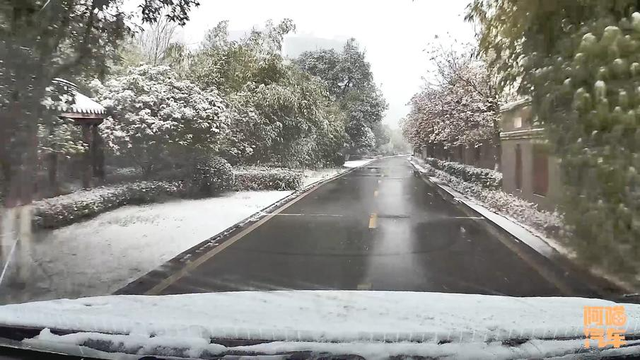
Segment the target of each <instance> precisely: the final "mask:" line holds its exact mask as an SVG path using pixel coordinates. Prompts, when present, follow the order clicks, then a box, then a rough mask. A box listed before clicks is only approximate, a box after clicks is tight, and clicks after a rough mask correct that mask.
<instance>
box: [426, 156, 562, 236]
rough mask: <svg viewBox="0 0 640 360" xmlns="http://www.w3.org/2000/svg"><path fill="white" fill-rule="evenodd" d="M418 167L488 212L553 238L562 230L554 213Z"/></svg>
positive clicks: (445, 174)
mask: <svg viewBox="0 0 640 360" xmlns="http://www.w3.org/2000/svg"><path fill="white" fill-rule="evenodd" d="M414 161H415V160H414ZM420 165H421V166H423V167H424V168H425V170H426V171H427V174H428V175H429V176H433V177H436V178H438V179H439V180H441V181H443V182H446V183H447V185H448V186H450V187H451V188H453V189H454V190H456V191H458V192H460V193H462V194H464V195H466V196H468V197H470V198H474V199H476V200H477V201H479V202H481V203H482V204H483V205H484V206H486V207H487V208H489V209H491V210H493V211H495V212H498V213H500V214H502V215H506V216H509V217H511V218H513V219H515V220H516V221H518V222H520V223H522V224H524V225H527V226H530V227H532V228H533V229H535V230H538V231H540V232H542V233H543V234H545V235H547V236H550V237H555V236H556V235H558V232H559V231H560V230H561V229H563V222H562V217H561V215H560V214H559V213H557V212H553V213H551V212H548V211H544V210H539V209H538V206H537V205H536V204H534V203H531V202H528V201H526V200H523V199H521V198H519V197H517V196H514V195H511V194H508V193H505V192H503V191H501V190H491V189H485V188H483V187H482V186H480V185H477V184H474V183H470V182H466V181H464V180H461V179H460V178H459V177H456V176H452V175H449V174H448V173H446V172H444V171H442V170H438V169H436V168H434V167H432V166H430V165H429V164H427V163H425V162H422V163H421V164H420Z"/></svg>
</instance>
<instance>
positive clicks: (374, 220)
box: [369, 213, 378, 229]
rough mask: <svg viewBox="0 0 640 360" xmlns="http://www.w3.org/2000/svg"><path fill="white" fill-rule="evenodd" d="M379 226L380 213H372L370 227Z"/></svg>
mask: <svg viewBox="0 0 640 360" xmlns="http://www.w3.org/2000/svg"><path fill="white" fill-rule="evenodd" d="M376 227H378V214H376V213H372V214H371V217H370V218H369V229H375V228H376Z"/></svg>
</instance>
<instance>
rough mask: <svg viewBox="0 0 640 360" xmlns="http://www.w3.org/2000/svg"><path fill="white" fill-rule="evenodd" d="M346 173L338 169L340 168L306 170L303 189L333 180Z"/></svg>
mask: <svg viewBox="0 0 640 360" xmlns="http://www.w3.org/2000/svg"><path fill="white" fill-rule="evenodd" d="M344 171H345V169H338V168H329V169H318V170H305V171H304V179H303V180H302V188H306V187H308V186H309V185H311V184H314V183H316V182H318V181H322V180H326V179H329V178H332V177H334V176H336V175H338V174H341V173H343V172H344Z"/></svg>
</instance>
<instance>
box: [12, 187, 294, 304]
mask: <svg viewBox="0 0 640 360" xmlns="http://www.w3.org/2000/svg"><path fill="white" fill-rule="evenodd" d="M291 193H292V192H291V191H246V192H237V193H229V194H226V195H223V196H221V197H216V198H209V199H202V200H179V201H171V202H166V203H159V204H150V205H143V206H125V207H122V208H119V209H116V210H113V211H110V212H107V213H104V214H101V215H98V216H97V217H95V218H93V219H91V220H89V221H85V222H80V223H76V224H73V225H70V226H67V227H64V228H60V229H57V230H53V231H42V232H38V233H36V236H37V239H36V241H35V242H34V244H33V245H32V247H31V258H32V259H33V266H32V269H31V276H32V278H31V279H28V280H27V282H26V283H27V284H26V286H27V287H26V288H25V289H20V290H11V289H7V288H4V289H0V302H2V303H7V302H22V301H33V300H42V299H53V298H64V297H80V296H94V295H106V294H110V293H112V292H113V291H115V290H117V289H119V288H121V287H123V286H125V285H127V284H128V283H129V282H130V281H132V280H135V279H137V278H138V277H140V276H142V275H144V274H146V273H147V272H149V271H151V270H153V269H155V268H157V267H158V266H160V265H162V264H163V263H164V262H166V261H167V260H170V259H171V258H173V257H174V256H176V255H178V254H179V253H181V252H182V251H185V250H187V249H189V248H191V247H192V246H194V245H197V244H199V243H200V242H202V241H204V240H206V239H208V238H210V237H212V236H214V235H216V234H217V233H219V232H221V231H223V230H225V229H226V228H228V227H230V226H232V225H234V224H235V223H237V222H239V221H241V220H243V219H245V218H247V217H249V216H251V215H252V214H254V213H255V212H257V211H259V210H260V209H263V208H265V207H267V206H269V205H271V204H272V203H274V202H276V201H278V200H280V199H283V198H284V197H286V196H288V195H290V194H291ZM3 286H4V285H3Z"/></svg>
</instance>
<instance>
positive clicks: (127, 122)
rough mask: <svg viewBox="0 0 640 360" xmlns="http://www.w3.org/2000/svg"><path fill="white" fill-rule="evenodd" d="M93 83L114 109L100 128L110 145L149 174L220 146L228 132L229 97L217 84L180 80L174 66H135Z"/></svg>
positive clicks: (105, 103) (98, 95)
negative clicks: (203, 85)
mask: <svg viewBox="0 0 640 360" xmlns="http://www.w3.org/2000/svg"><path fill="white" fill-rule="evenodd" d="M91 86H92V90H93V91H94V93H95V94H96V99H97V100H98V101H99V102H100V103H101V104H102V105H103V106H104V107H105V108H107V110H108V111H109V113H110V116H109V117H108V118H107V119H105V121H104V123H103V124H102V125H101V126H100V129H99V130H100V132H101V135H102V136H103V138H104V141H105V144H106V146H107V147H108V148H109V149H110V150H111V151H113V152H114V153H115V155H120V156H122V157H126V158H128V159H130V160H131V161H133V163H135V164H136V166H138V167H140V169H141V170H142V171H143V172H144V173H145V175H149V174H152V173H154V172H156V171H157V170H159V169H160V168H163V167H171V166H173V165H174V163H176V162H178V163H179V162H181V161H183V158H184V155H185V154H191V153H192V152H194V151H197V152H215V151H219V150H220V148H221V147H222V146H223V139H224V138H225V137H226V136H228V134H229V129H228V128H229V112H228V109H227V107H228V106H227V103H226V101H225V100H224V99H223V98H222V97H221V96H220V95H219V94H218V93H217V92H216V91H215V89H213V88H211V89H208V90H207V91H204V90H202V89H200V88H198V87H197V86H196V85H194V84H193V83H191V82H189V81H185V80H181V79H180V78H179V77H178V76H177V75H176V74H175V73H174V72H173V71H172V70H171V69H170V68H169V67H166V66H157V67H154V66H148V65H143V66H139V67H132V68H129V69H127V71H126V73H125V74H123V75H119V76H115V77H112V78H110V79H109V80H108V81H106V82H105V83H104V84H102V83H100V82H99V81H97V80H96V81H94V82H92V83H91Z"/></svg>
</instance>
